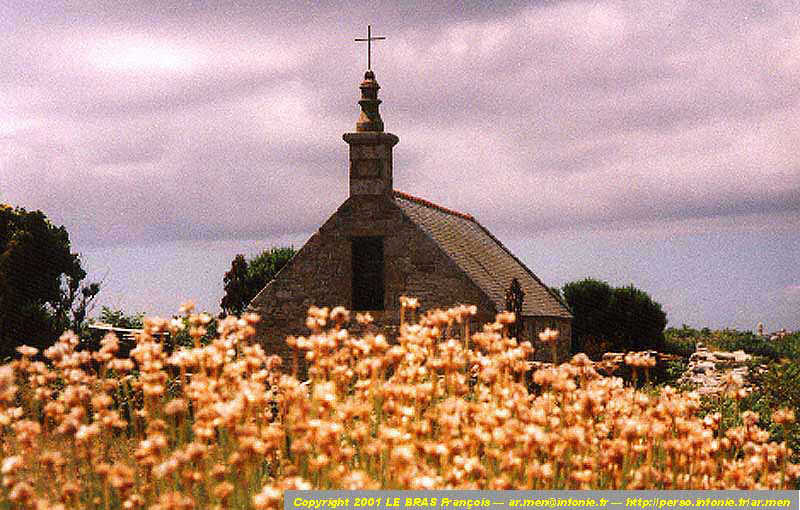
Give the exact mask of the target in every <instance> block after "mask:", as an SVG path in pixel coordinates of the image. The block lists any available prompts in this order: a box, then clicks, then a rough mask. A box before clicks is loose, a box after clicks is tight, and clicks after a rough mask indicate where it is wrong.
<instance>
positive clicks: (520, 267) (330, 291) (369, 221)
mask: <svg viewBox="0 0 800 510" xmlns="http://www.w3.org/2000/svg"><path fill="white" fill-rule="evenodd" d="M360 89H361V100H360V101H358V104H359V105H360V106H361V114H360V116H359V118H358V121H357V122H356V130H355V132H352V133H345V134H344V136H343V138H344V141H345V142H347V144H348V146H349V149H350V170H349V176H350V177H349V179H350V196H349V197H348V198H347V200H345V202H344V203H343V204H342V205H341V206H339V208H338V210H337V211H336V212H335V213H333V215H332V216H331V217H330V218H328V220H327V221H326V222H325V223H324V224H323V225H322V226H321V227H320V228H319V230H318V231H317V232H316V233H315V234H314V235H313V236H311V238H310V239H309V240H308V241H307V242H306V244H305V245H304V246H303V247H302V248H301V249H300V250H299V251H298V252H297V253H296V254H295V256H294V257H293V258H292V259H291V260H290V261H289V262H288V263H287V264H286V266H285V267H284V268H283V269H282V270H281V271H280V272H279V273H278V274H277V275H276V276H275V279H273V280H272V281H271V282H269V284H267V285H266V287H264V289H262V290H261V292H259V293H258V295H257V296H256V297H255V298H254V299H253V301H252V302H251V303H250V306H249V311H253V312H256V313H258V314H259V315H261V322H260V323H259V324H258V327H257V338H258V339H259V340H260V341H261V343H262V344H263V345H264V346H265V350H266V351H267V353H268V354H279V355H281V356H282V357H283V358H284V359H285V360H288V359H291V353H289V348H288V346H287V345H286V342H285V338H286V336H288V335H295V336H300V335H307V334H309V331H308V329H306V327H305V318H306V314H307V311H308V308H309V306H311V305H316V306H320V307H322V306H329V307H331V308H332V307H334V306H337V305H343V306H345V307H346V308H347V309H349V310H351V311H352V312H356V311H369V312H370V314H371V315H372V316H373V317H374V318H375V325H376V326H377V327H378V328H381V330H385V331H388V332H389V335H387V336H388V337H391V336H392V332H395V331H396V330H397V327H398V325H399V321H400V302H399V298H400V296H404V295H405V296H412V297H417V298H418V299H419V302H420V309H419V312H424V311H425V310H430V309H434V308H449V307H451V306H454V305H458V304H470V305H472V304H474V305H476V306H477V308H478V313H477V315H476V316H474V317H473V322H474V327H471V331H476V329H475V328H476V327H477V326H479V325H482V324H484V323H487V322H491V321H493V320H494V317H495V314H496V313H498V312H501V311H503V310H506V309H508V308H507V307H508V306H509V305H508V302H509V300H508V296H509V295H514V296H516V301H519V300H521V303H517V304H516V305H515V306H516V309H517V310H521V318H520V319H518V320H520V321H521V322H520V323H519V324H518V329H517V331H518V332H520V334H519V335H518V336H521V337H522V338H521V340H530V341H531V343H532V344H533V345H534V347H536V353H535V355H534V357H535V358H536V359H542V360H550V359H551V358H550V356H551V351H550V349H549V348H545V347H544V346H543V345H541V344H540V342H539V339H538V333H539V332H540V331H542V330H544V329H545V327H551V328H557V329H558V330H559V331H560V340H559V345H558V353H559V357H560V358H561V359H562V360H563V359H565V358H566V357H567V356H568V355H569V349H570V339H571V323H572V315H571V314H570V311H569V309H568V308H567V306H566V305H565V304H564V303H563V302H562V301H561V300H560V299H559V298H558V297H557V296H556V295H554V294H553V293H552V292H550V290H549V289H548V287H547V286H546V285H545V284H543V283H542V281H541V280H540V279H539V278H538V277H537V276H536V275H535V274H533V272H532V271H531V270H530V269H528V268H527V267H526V266H525V264H523V263H522V261H520V260H519V259H518V258H517V257H515V256H514V255H513V254H512V253H511V252H510V251H509V250H508V249H507V248H506V247H505V246H503V244H502V243H501V242H500V241H499V240H498V239H497V238H495V237H494V236H493V235H492V234H491V233H490V232H489V231H488V230H487V229H486V228H485V227H483V226H482V225H481V224H480V223H478V221H477V220H476V219H475V218H473V217H472V216H471V215H469V214H465V213H462V212H458V211H454V210H452V209H448V208H446V207H442V206H440V205H437V204H434V203H432V202H429V201H427V200H424V199H422V198H417V197H415V196H411V195H409V194H407V193H403V192H401V191H397V190H395V189H394V188H393V186H392V173H393V161H392V148H393V147H394V146H395V145H396V144H397V142H398V141H399V138H398V137H397V136H396V135H394V134H392V133H388V132H385V131H384V125H383V120H382V119H381V116H380V113H379V111H378V106H379V105H380V103H381V100H380V99H378V89H380V87H379V86H378V82H377V81H376V80H375V74H374V73H373V71H371V70H368V71H367V72H366V73H365V75H364V81H362V82H361V85H360ZM512 282H514V289H516V291H515V292H511V290H510V289H511V288H512ZM520 291H521V292H520ZM354 315H355V314H353V317H354ZM518 315H519V314H518ZM357 326H358V325H357V324H356V323H355V320H353V321H352V328H350V329H351V331H355V330H357ZM390 340H391V338H390Z"/></svg>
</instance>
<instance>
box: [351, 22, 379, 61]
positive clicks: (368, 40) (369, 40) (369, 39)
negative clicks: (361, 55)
mask: <svg viewBox="0 0 800 510" xmlns="http://www.w3.org/2000/svg"><path fill="white" fill-rule="evenodd" d="M384 39H386V38H385V37H372V25H367V38H366V39H356V42H364V41H366V43H367V70H371V69H372V41H382V40H384Z"/></svg>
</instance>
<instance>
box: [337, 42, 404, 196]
mask: <svg viewBox="0 0 800 510" xmlns="http://www.w3.org/2000/svg"><path fill="white" fill-rule="evenodd" d="M377 39H383V38H382V37H380V38H373V37H372V35H371V32H370V33H369V35H368V36H367V39H356V40H357V41H366V42H367V44H368V50H367V51H368V53H367V55H368V60H367V62H368V63H367V67H368V69H367V72H366V73H364V81H362V82H361V85H360V86H359V88H360V89H361V99H360V100H359V101H358V104H359V105H360V106H361V115H359V117H358V121H357V122H356V131H355V133H345V134H344V136H343V137H342V138H344V141H345V142H347V143H348V145H350V196H355V195H383V194H389V193H391V192H392V148H393V147H394V146H395V144H397V142H399V141H400V139H399V138H398V137H397V136H396V135H393V134H392V133H384V131H383V120H382V119H381V114H380V111H379V110H378V107H379V106H380V104H381V100H380V99H378V90H379V89H380V88H381V87H380V86H379V85H378V82H377V81H376V80H375V73H374V72H373V71H372V69H369V68H370V67H371V64H372V59H371V55H370V53H369V52H370V51H371V48H370V47H369V44H370V43H371V42H372V41H373V40H377Z"/></svg>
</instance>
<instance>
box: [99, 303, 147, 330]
mask: <svg viewBox="0 0 800 510" xmlns="http://www.w3.org/2000/svg"><path fill="white" fill-rule="evenodd" d="M144 316H145V313H144V312H139V313H134V314H130V315H129V314H126V313H125V312H123V311H122V310H115V309H113V308H109V307H107V306H104V307H103V308H102V309H101V310H100V315H99V316H98V317H97V321H98V322H103V323H106V324H111V325H112V326H114V327H115V328H129V329H142V328H143V327H144Z"/></svg>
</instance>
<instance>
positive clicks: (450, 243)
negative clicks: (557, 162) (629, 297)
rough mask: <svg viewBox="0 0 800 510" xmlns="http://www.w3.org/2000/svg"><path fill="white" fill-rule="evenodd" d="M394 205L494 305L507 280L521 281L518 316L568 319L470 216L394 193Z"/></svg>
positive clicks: (503, 301)
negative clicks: (521, 293)
mask: <svg viewBox="0 0 800 510" xmlns="http://www.w3.org/2000/svg"><path fill="white" fill-rule="evenodd" d="M393 197H394V201H395V203H396V204H397V205H398V206H399V207H400V208H401V209H402V210H403V212H404V213H405V214H406V216H408V218H409V219H411V221H413V222H414V223H415V224H416V225H417V226H419V227H420V228H421V229H422V230H423V231H424V232H425V233H426V234H428V235H429V236H430V237H431V239H433V241H434V242H435V243H436V244H438V245H439V247H441V248H442V249H443V250H444V251H445V253H447V255H448V256H449V257H450V258H451V259H452V260H453V261H454V262H455V263H456V265H458V267H459V268H461V270H462V271H464V273H466V274H467V276H468V277H469V278H470V279H472V281H473V282H475V284H476V285H477V286H478V287H479V288H480V289H481V290H483V292H485V293H486V295H487V296H488V297H489V299H491V300H492V302H493V303H494V304H495V306H496V307H497V309H498V310H504V309H505V306H506V299H505V292H506V289H508V287H509V285H510V284H511V279H512V278H516V279H517V280H519V283H520V285H521V286H522V290H523V291H524V292H525V299H524V300H523V302H522V314H523V315H526V316H545V317H563V318H571V317H572V314H570V312H569V310H568V309H567V307H566V306H565V305H564V304H563V303H561V301H560V300H559V299H557V298H556V297H555V296H554V295H553V294H552V293H550V291H549V290H548V289H547V286H545V285H544V284H543V283H542V282H541V280H539V278H537V277H536V275H535V274H533V272H532V271H531V270H530V269H528V268H527V267H525V264H523V263H522V262H521V261H520V260H519V259H517V258H516V257H515V256H514V255H513V254H512V253H511V252H510V251H508V249H507V248H506V247H505V246H503V244H502V243H501V242H500V241H498V240H497V239H496V238H495V237H494V236H493V235H492V234H491V233H490V232H489V231H488V230H486V228H484V227H483V226H482V225H481V224H480V223H478V222H477V221H476V220H475V218H473V217H472V216H470V215H469V214H464V213H460V212H458V211H453V210H451V209H447V208H445V207H442V206H439V205H436V204H434V203H432V202H429V201H427V200H424V199H421V198H417V197H414V196H411V195H408V194H406V193H403V192H400V191H394V192H393Z"/></svg>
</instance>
